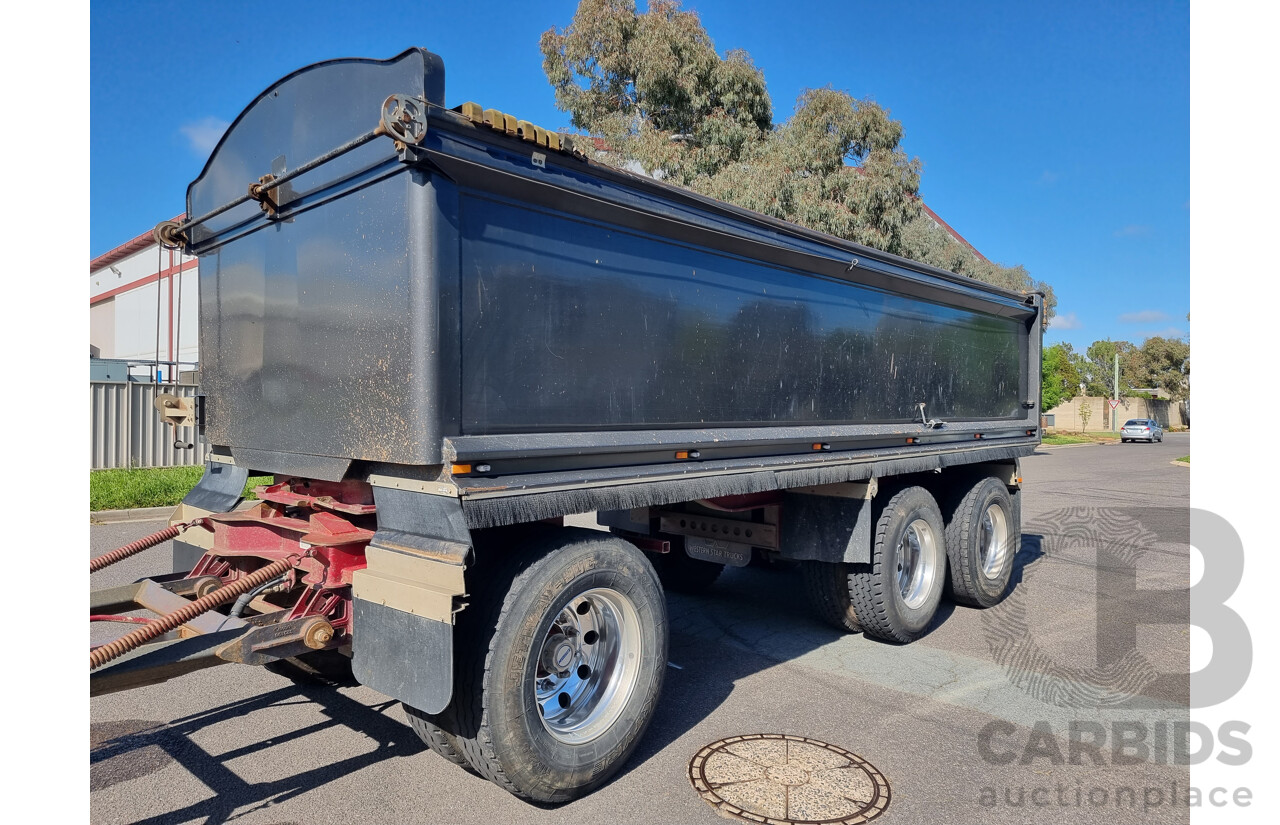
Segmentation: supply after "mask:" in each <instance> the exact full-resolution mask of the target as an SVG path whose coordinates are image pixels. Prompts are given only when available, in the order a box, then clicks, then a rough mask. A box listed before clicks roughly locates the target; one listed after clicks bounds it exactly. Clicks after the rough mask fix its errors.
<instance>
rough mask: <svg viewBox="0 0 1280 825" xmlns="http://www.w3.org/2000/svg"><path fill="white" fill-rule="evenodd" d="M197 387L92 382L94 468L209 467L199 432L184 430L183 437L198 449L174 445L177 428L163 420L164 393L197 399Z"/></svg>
mask: <svg viewBox="0 0 1280 825" xmlns="http://www.w3.org/2000/svg"><path fill="white" fill-rule="evenodd" d="M199 391H200V388H199V387H198V386H196V385H195V384H159V385H157V384H144V383H128V384H126V383H122V382H117V381H90V382H89V422H90V423H89V427H90V432H91V444H92V446H91V449H90V455H89V468H90V469H93V470H100V469H106V468H112V467H179V466H189V465H197V464H203V463H204V450H205V447H204V439H203V438H201V437H200V434H199V433H198V432H197V431H196V428H195V427H184V428H183V429H182V436H183V438H184V439H186V440H188V441H191V442H192V443H193V444H194V445H195V446H194V447H192V448H191V449H190V450H179V449H175V448H174V446H173V428H172V427H170V426H169V425H168V424H165V423H164V422H163V421H161V420H160V413H159V412H157V411H156V408H155V400H156V396H157V395H159V394H160V393H169V394H170V395H176V396H178V397H179V398H194V397H195V396H196V394H197V393H198V392H199Z"/></svg>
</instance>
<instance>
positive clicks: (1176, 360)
mask: <svg viewBox="0 0 1280 825" xmlns="http://www.w3.org/2000/svg"><path fill="white" fill-rule="evenodd" d="M1138 352H1139V356H1140V357H1139V358H1138V360H1137V367H1136V369H1135V372H1136V377H1137V383H1136V386H1140V387H1159V388H1160V389H1162V390H1164V391H1165V392H1167V393H1169V397H1171V398H1173V399H1174V400H1176V401H1185V400H1186V399H1187V398H1189V397H1190V395H1191V345H1190V344H1188V343H1187V342H1186V341H1180V340H1178V339H1177V338H1161V337H1159V336H1155V337H1152V338H1148V339H1147V340H1145V341H1143V342H1142V347H1141V349H1140V350H1139V351H1138Z"/></svg>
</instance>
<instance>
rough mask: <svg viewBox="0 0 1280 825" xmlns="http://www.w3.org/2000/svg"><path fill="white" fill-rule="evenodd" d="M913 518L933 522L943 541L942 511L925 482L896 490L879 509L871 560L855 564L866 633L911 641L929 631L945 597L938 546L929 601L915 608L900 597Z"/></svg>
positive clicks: (855, 593)
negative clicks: (899, 572) (899, 568)
mask: <svg viewBox="0 0 1280 825" xmlns="http://www.w3.org/2000/svg"><path fill="white" fill-rule="evenodd" d="M913 517H915V518H923V519H924V520H925V521H926V522H928V523H929V525H930V527H931V528H932V530H933V532H934V535H935V541H936V543H937V544H938V545H941V544H942V543H943V534H944V528H943V524H942V511H941V510H939V509H938V504H937V502H936V501H935V500H934V498H933V496H932V495H931V494H930V493H929V491H928V490H926V489H924V488H923V487H906V488H904V489H902V490H899V491H898V492H897V493H895V494H894V495H893V496H892V497H891V498H890V499H889V500H888V501H887V502H886V503H885V505H884V508H883V509H882V510H881V511H880V516H879V518H878V519H877V520H876V527H875V530H876V532H875V540H874V543H873V544H872V548H871V563H870V564H855V565H850V567H851V568H852V570H851V572H850V574H849V594H850V597H851V603H852V606H853V611H854V613H855V614H856V615H857V617H858V620H859V622H860V623H861V625H862V629H863V632H864V633H866V634H867V635H868V636H874V637H876V638H878V639H883V640H885V641H889V642H902V643H906V642H910V641H913V640H915V639H917V638H919V637H920V636H922V635H924V632H925V631H926V630H928V628H929V624H930V623H931V622H932V621H933V617H934V614H935V612H936V611H937V609H938V603H939V602H940V601H941V598H942V586H943V584H944V581H943V580H944V578H945V576H946V564H945V560H946V553H945V551H944V550H943V548H942V547H941V546H937V547H936V548H935V552H936V553H937V554H938V556H940V558H937V559H935V563H936V569H935V572H934V581H933V583H932V587H931V588H930V590H929V592H928V593H927V595H926V599H925V602H924V604H922V605H921V606H920V607H919V608H917V609H915V610H912V609H910V608H908V607H907V606H906V605H904V604H902V603H901V602H900V601H899V598H900V597H899V595H898V591H897V587H896V585H895V583H894V577H895V575H896V574H895V568H896V564H895V561H896V559H897V555H898V543H899V542H900V540H901V536H902V531H903V530H905V529H906V528H907V526H908V525H909V524H910V523H911V522H912V521H914V520H915V518H913Z"/></svg>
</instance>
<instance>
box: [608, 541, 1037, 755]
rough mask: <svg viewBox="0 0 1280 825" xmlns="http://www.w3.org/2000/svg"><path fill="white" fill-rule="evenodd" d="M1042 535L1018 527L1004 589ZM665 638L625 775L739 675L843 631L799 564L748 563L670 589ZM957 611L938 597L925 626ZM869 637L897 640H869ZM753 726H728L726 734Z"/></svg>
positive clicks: (714, 703)
mask: <svg viewBox="0 0 1280 825" xmlns="http://www.w3.org/2000/svg"><path fill="white" fill-rule="evenodd" d="M1042 546H1043V537H1042V536H1040V535H1038V534H1023V536H1022V541H1021V546H1020V547H1019V550H1018V553H1017V554H1016V555H1015V557H1014V564H1013V575H1012V583H1011V585H1010V589H1011V590H1012V589H1014V588H1016V587H1017V586H1018V585H1019V584H1020V583H1021V581H1022V573H1023V570H1024V569H1025V568H1026V567H1028V566H1029V565H1031V564H1034V563H1035V562H1036V561H1037V560H1039V559H1040V558H1041V557H1042V556H1043V555H1044V551H1043V549H1042ZM667 606H668V614H669V621H670V625H671V645H670V650H669V659H670V662H671V666H670V667H669V668H668V670H667V676H666V682H665V684H664V686H663V691H662V698H661V700H660V706H659V712H658V713H657V714H656V715H655V717H654V721H653V724H652V726H651V727H650V728H649V731H648V733H647V734H646V735H645V737H644V739H643V740H642V741H641V743H640V746H639V747H638V748H637V750H636V752H635V754H633V755H632V757H631V759H629V760H628V761H627V764H626V765H625V766H624V767H623V769H622V771H621V773H622V774H625V773H627V772H629V771H631V770H633V769H635V768H636V767H638V766H640V765H641V764H643V763H644V762H645V761H647V760H648V759H650V758H653V757H654V756H656V755H657V754H658V753H660V752H661V751H662V750H664V749H665V748H666V747H667V746H668V745H670V744H671V743H673V742H675V741H676V740H678V739H679V738H680V737H681V736H683V735H684V734H685V733H686V732H688V731H689V730H691V729H692V728H694V727H695V726H696V725H698V724H699V723H700V722H702V721H703V720H704V719H706V718H708V717H710V716H711V715H712V713H714V712H715V710H716V709H717V708H718V707H719V706H720V705H721V704H722V703H723V702H725V701H726V700H727V699H728V698H729V695H730V694H731V693H732V692H733V689H734V684H735V683H736V682H738V681H739V680H740V679H744V678H748V677H751V676H753V675H755V674H757V673H761V672H763V671H765V670H767V669H769V668H771V667H774V666H776V665H779V664H783V663H785V662H789V661H792V660H795V659H799V658H801V657H803V656H805V655H806V654H809V653H812V652H814V651H818V650H820V649H821V648H823V647H826V646H828V645H831V644H832V643H834V642H837V641H839V640H840V639H842V638H844V637H845V636H847V635H848V634H846V633H842V632H840V631H839V630H836V629H834V628H832V627H830V626H828V625H827V624H825V623H823V622H822V621H820V620H819V619H818V618H816V616H815V614H814V613H813V611H812V610H811V609H810V607H809V604H808V599H807V596H806V594H805V591H804V585H803V582H802V581H801V577H800V574H799V571H798V570H794V569H768V568H759V567H756V566H754V565H753V566H751V567H747V568H741V569H730V570H728V571H726V572H725V573H724V574H723V576H722V578H721V580H720V581H718V582H717V583H716V584H715V585H713V586H712V587H711V588H710V589H709V590H708V591H706V592H705V593H702V594H699V595H696V596H688V595H683V594H679V593H668V595H667ZM955 610H956V605H955V603H954V602H953V601H952V600H951V599H950V598H944V599H943V601H942V604H941V605H940V606H939V608H938V613H937V616H936V617H935V618H934V620H933V622H932V623H931V624H930V626H929V630H928V631H926V632H925V637H926V638H927V636H928V635H929V634H930V633H932V632H933V631H934V630H936V629H937V628H938V627H939V626H940V625H942V624H943V623H944V622H946V621H947V619H948V618H949V617H950V616H951V615H952V613H953V612H954V611H955ZM867 641H869V642H872V643H874V644H883V645H889V646H895V645H894V644H893V643H891V642H883V641H880V640H875V639H870V638H868V639H867ZM756 732H759V731H735V732H726V733H725V735H736V734H742V733H756Z"/></svg>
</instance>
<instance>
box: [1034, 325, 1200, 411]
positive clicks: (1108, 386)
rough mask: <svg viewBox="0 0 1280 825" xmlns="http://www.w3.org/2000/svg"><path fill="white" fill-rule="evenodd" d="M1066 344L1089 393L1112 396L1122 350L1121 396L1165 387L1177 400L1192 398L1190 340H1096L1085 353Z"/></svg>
mask: <svg viewBox="0 0 1280 825" xmlns="http://www.w3.org/2000/svg"><path fill="white" fill-rule="evenodd" d="M1062 346H1065V347H1066V348H1067V350H1068V352H1069V353H1070V356H1071V358H1072V360H1073V363H1074V366H1075V369H1076V372H1077V373H1078V374H1079V376H1080V381H1081V382H1082V383H1084V385H1085V394H1086V395H1092V396H1102V397H1106V398H1110V397H1112V394H1113V392H1114V388H1113V384H1114V381H1115V356H1116V353H1119V354H1120V395H1122V396H1126V395H1129V396H1132V395H1134V394H1135V393H1138V391H1140V390H1145V389H1162V390H1164V391H1165V392H1167V393H1168V394H1169V397H1170V398H1172V399H1173V400H1175V401H1185V400H1186V399H1187V398H1189V397H1190V394H1191V345H1190V344H1188V343H1187V342H1186V341H1183V340H1180V339H1178V338H1161V337H1158V336H1157V337H1152V338H1148V339H1146V340H1145V341H1143V342H1142V346H1137V345H1135V344H1133V343H1131V342H1129V341H1111V340H1105V341H1094V342H1093V343H1092V344H1090V345H1089V348H1088V349H1087V350H1085V354H1084V355H1083V356H1082V355H1080V354H1079V353H1076V352H1074V351H1073V350H1072V349H1071V347H1070V345H1069V344H1063V345H1062ZM1045 352H1046V354H1047V353H1048V350H1045Z"/></svg>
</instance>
